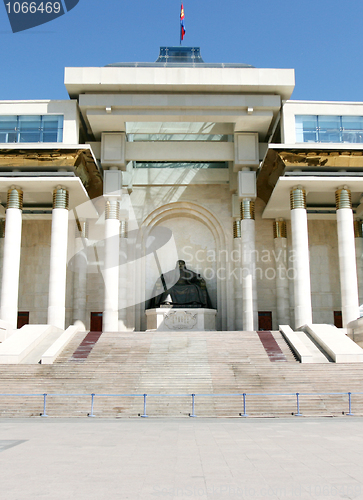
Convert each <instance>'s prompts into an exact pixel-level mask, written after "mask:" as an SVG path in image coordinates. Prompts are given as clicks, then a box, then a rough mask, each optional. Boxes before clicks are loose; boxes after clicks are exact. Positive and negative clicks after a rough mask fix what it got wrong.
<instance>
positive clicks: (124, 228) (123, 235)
mask: <svg viewBox="0 0 363 500" xmlns="http://www.w3.org/2000/svg"><path fill="white" fill-rule="evenodd" d="M127 230H128V224H127V220H122V221H120V238H127Z"/></svg>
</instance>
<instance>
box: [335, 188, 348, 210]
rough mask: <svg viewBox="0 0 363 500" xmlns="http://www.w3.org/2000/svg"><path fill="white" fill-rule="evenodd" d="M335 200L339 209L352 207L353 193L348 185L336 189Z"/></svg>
mask: <svg viewBox="0 0 363 500" xmlns="http://www.w3.org/2000/svg"><path fill="white" fill-rule="evenodd" d="M335 201H336V206H337V210H340V209H341V208H350V209H351V208H352V193H351V191H350V189H348V188H347V186H343V187H342V188H339V189H337V190H336V191H335Z"/></svg>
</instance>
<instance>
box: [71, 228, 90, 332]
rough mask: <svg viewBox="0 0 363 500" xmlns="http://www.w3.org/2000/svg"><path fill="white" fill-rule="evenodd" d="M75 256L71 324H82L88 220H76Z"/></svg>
mask: <svg viewBox="0 0 363 500" xmlns="http://www.w3.org/2000/svg"><path fill="white" fill-rule="evenodd" d="M75 237H76V238H75V256H74V275H73V324H78V325H83V327H84V328H85V325H86V321H87V317H86V314H87V310H86V304H87V264H88V258H87V247H88V222H87V221H85V220H77V221H76V235H75Z"/></svg>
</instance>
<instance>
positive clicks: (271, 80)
mask: <svg viewBox="0 0 363 500" xmlns="http://www.w3.org/2000/svg"><path fill="white" fill-rule="evenodd" d="M64 83H65V86H66V88H67V91H68V94H69V96H70V97H71V98H78V96H79V95H80V94H87V93H98V94H102V93H121V92H122V93H128V92H153V93H157V92H174V93H178V92H190V93H215V92H220V93H247V94H248V93H262V94H277V95H280V96H281V98H282V99H284V100H287V99H289V98H290V96H291V94H292V92H293V90H294V87H295V71H294V70H293V69H259V68H196V67H194V68H187V67H178V68H165V67H147V68H142V67H132V68H129V67H103V68H65V78H64Z"/></svg>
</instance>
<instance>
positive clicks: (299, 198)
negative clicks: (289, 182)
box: [290, 186, 306, 210]
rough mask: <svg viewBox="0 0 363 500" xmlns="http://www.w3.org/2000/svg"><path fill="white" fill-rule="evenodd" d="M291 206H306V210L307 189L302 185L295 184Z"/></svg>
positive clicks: (291, 193) (291, 196)
mask: <svg viewBox="0 0 363 500" xmlns="http://www.w3.org/2000/svg"><path fill="white" fill-rule="evenodd" d="M290 208H291V210H294V209H295V208H304V209H305V210H306V191H305V189H304V188H303V187H302V186H295V187H293V188H292V189H291V191H290Z"/></svg>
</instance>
